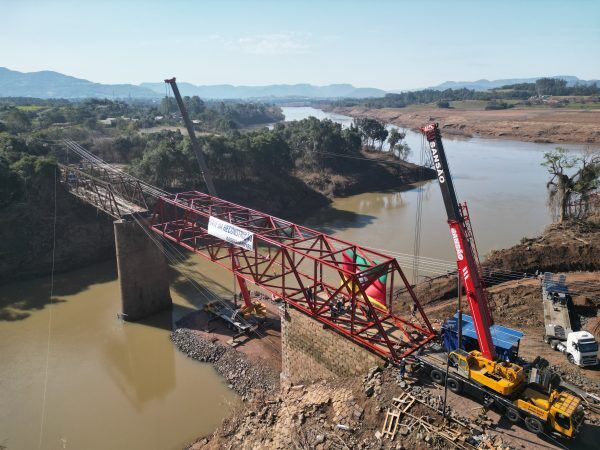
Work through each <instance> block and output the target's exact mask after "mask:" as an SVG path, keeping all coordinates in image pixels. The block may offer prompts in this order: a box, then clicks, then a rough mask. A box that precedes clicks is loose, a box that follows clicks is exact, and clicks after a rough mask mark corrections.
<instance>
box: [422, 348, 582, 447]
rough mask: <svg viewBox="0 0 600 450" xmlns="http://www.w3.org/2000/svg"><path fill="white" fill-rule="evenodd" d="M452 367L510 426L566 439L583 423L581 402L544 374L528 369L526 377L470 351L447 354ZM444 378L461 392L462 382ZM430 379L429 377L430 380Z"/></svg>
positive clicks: (514, 366) (519, 370)
mask: <svg viewBox="0 0 600 450" xmlns="http://www.w3.org/2000/svg"><path fill="white" fill-rule="evenodd" d="M448 357H449V359H450V362H451V364H452V366H453V367H454V368H455V370H454V371H453V375H454V374H456V375H460V378H462V379H463V380H469V381H471V382H474V386H473V387H476V388H477V387H481V388H483V389H480V390H479V392H478V394H480V395H478V397H480V398H481V399H482V400H483V401H484V404H486V406H492V405H493V404H496V405H497V406H498V407H500V409H503V410H504V413H505V415H506V418H507V419H508V420H510V421H511V422H513V423H517V422H519V421H521V419H522V420H523V421H524V422H525V426H526V427H527V429H528V430H530V431H531V432H533V433H536V434H537V433H541V432H542V431H543V430H544V428H545V426H547V428H548V429H550V430H552V431H555V432H557V433H559V434H561V435H563V436H566V437H573V435H574V434H575V433H576V431H577V430H578V428H579V427H580V426H581V424H582V422H583V418H584V415H583V407H582V406H581V400H580V399H579V398H578V397H576V396H575V395H573V394H571V393H569V392H567V391H559V390H557V389H555V388H554V387H553V386H552V384H551V383H550V382H549V378H548V376H547V374H545V373H544V372H543V371H540V370H539V369H536V368H532V369H530V372H529V377H526V375H525V371H524V369H523V368H522V367H521V366H519V365H517V364H514V363H510V362H494V361H489V360H487V359H485V358H483V357H482V356H481V353H479V352H478V351H476V350H474V351H471V352H466V351H464V350H461V349H459V350H456V351H454V352H451V353H450V354H449V355H448ZM453 375H450V373H449V375H448V387H449V388H450V389H451V390H453V391H454V392H460V391H461V390H463V388H464V387H465V386H464V384H465V383H464V381H463V382H462V383H461V381H460V378H458V377H456V376H454V377H453ZM432 378H433V377H432Z"/></svg>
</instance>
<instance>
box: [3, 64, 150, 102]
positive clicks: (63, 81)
mask: <svg viewBox="0 0 600 450" xmlns="http://www.w3.org/2000/svg"><path fill="white" fill-rule="evenodd" d="M0 97H36V98H86V97H98V98H113V97H114V98H127V97H132V98H157V97H160V96H159V95H158V94H157V93H156V92H154V91H152V90H150V89H146V88H143V87H140V86H136V85H134V84H101V83H93V82H91V81H88V80H83V79H81V78H75V77H70V76H68V75H64V74H62V73H58V72H52V71H49V70H44V71H41V72H18V71H16V70H10V69H7V68H5V67H0Z"/></svg>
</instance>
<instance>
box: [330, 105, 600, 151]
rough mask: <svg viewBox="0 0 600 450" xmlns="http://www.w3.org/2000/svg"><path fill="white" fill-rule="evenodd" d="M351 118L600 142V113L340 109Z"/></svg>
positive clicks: (523, 138) (485, 133) (469, 133)
mask: <svg viewBox="0 0 600 450" xmlns="http://www.w3.org/2000/svg"><path fill="white" fill-rule="evenodd" d="M333 111H335V112H337V113H339V114H345V115H348V116H352V117H373V118H376V119H378V120H381V121H384V122H387V123H393V124H395V125H398V126H401V127H406V128H411V129H415V130H416V129H419V128H420V127H422V126H424V125H426V124H427V123H429V122H439V123H440V124H441V127H442V131H443V133H444V134H455V135H460V136H469V137H471V136H481V137H490V138H502V139H516V140H521V141H531V142H544V143H557V144H558V143H579V144H596V145H597V143H598V142H599V141H600V126H599V125H598V124H600V110H587V111H586V110H567V109H534V108H528V109H517V108H514V109H506V110H497V111H483V110H459V109H441V108H424V107H412V106H408V107H406V108H381V109H370V108H365V107H361V106H354V107H338V108H335V109H333Z"/></svg>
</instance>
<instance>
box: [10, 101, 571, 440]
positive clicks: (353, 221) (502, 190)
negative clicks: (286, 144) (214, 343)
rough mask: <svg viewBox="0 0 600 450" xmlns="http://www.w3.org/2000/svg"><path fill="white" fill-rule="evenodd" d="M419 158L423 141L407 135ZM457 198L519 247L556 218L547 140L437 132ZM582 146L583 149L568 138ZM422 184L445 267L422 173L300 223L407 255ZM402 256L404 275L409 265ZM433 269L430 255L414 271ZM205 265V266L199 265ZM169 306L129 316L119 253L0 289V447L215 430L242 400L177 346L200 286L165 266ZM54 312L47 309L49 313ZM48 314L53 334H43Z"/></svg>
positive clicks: (488, 238)
mask: <svg viewBox="0 0 600 450" xmlns="http://www.w3.org/2000/svg"><path fill="white" fill-rule="evenodd" d="M284 113H285V114H286V116H287V118H288V119H290V120H293V119H294V118H303V117H307V116H308V115H316V116H318V117H319V116H320V117H331V118H332V119H333V120H336V121H339V122H341V123H342V124H344V125H345V126H347V125H348V124H349V123H350V121H351V119H350V118H348V117H345V116H339V115H334V116H332V115H329V114H327V113H323V112H322V111H318V110H314V109H312V108H293V109H291V108H284ZM407 141H408V143H409V145H410V146H411V148H412V149H413V155H412V158H413V159H414V160H418V158H419V154H420V153H419V152H420V146H421V138H420V136H418V135H417V134H416V133H411V132H409V133H408V136H407ZM445 144H446V145H445V146H446V150H447V153H448V158H449V161H450V164H451V167H452V169H453V174H454V177H455V180H456V186H457V190H458V192H459V195H461V196H462V197H461V200H467V201H468V202H469V205H470V209H471V213H472V217H473V218H472V220H473V225H474V229H475V235H476V238H477V242H478V245H479V250H480V253H482V254H485V253H487V252H488V251H489V250H491V249H494V248H503V247H507V246H510V245H513V244H515V243H516V242H518V240H519V239H520V238H521V237H523V236H525V235H532V234H535V233H537V232H539V231H540V230H541V229H542V228H543V227H544V226H545V225H547V224H548V223H549V222H550V220H551V218H550V214H549V212H548V209H547V207H546V197H545V182H546V179H547V175H546V173H545V170H544V169H543V168H542V167H540V165H539V164H540V161H541V158H542V154H543V152H544V151H547V150H549V149H551V148H553V147H554V146H552V145H545V144H533V143H523V142H515V141H503V140H490V139H487V140H486V139H477V138H475V139H468V140H450V139H445ZM571 148H573V149H574V150H581V147H580V146H571ZM418 189H422V205H423V206H422V225H421V236H422V237H421V255H423V256H424V257H430V258H438V259H442V260H446V261H448V262H449V263H450V264H452V256H453V249H452V244H451V242H450V239H449V233H448V228H447V225H446V222H445V212H444V209H443V204H442V201H441V194H440V192H439V188H438V186H437V184H436V183H434V182H428V183H425V184H423V185H422V186H420V188H413V189H411V190H407V191H404V192H380V193H368V194H362V195H356V196H353V197H348V198H342V199H337V200H335V201H334V202H333V203H332V205H331V206H330V207H327V208H324V209H322V210H319V211H315V212H313V213H311V214H310V217H309V218H308V219H307V220H306V222H305V223H306V224H307V225H309V226H312V227H315V228H319V229H322V230H325V231H328V232H331V233H333V234H335V235H337V236H339V237H342V238H345V239H348V240H351V241H355V242H357V243H359V244H362V245H366V246H371V247H375V248H381V249H389V250H392V251H395V252H401V253H405V254H411V253H412V250H413V243H414V235H415V231H414V230H415V211H416V204H417V199H418V192H419V191H418ZM406 258H407V257H405V258H404V259H401V265H403V266H404V267H405V268H406V269H407V270H406V271H407V272H408V273H409V275H410V274H411V271H410V264H408V263H407V262H406V261H409V259H406ZM188 264H190V267H188V268H189V269H192V270H193V271H195V272H196V273H197V274H198V277H199V281H200V282H203V283H205V284H207V285H209V286H210V287H211V288H212V289H214V290H215V291H216V292H218V293H222V294H225V293H227V292H229V291H230V289H231V286H232V282H233V280H232V277H231V275H230V274H228V273H225V271H224V270H222V269H219V268H215V267H210V266H209V265H208V264H207V263H205V262H200V261H199V260H198V259H196V258H192V259H190V260H189V261H188ZM439 270H440V266H439V265H435V264H432V263H431V262H427V263H426V264H423V266H422V268H421V269H420V274H421V276H433V275H435V274H436V272H439ZM200 274H201V275H200ZM171 288H172V295H173V300H174V302H175V307H174V309H173V311H172V312H167V313H164V314H161V315H159V316H157V317H155V318H153V319H152V320H147V321H144V322H141V323H135V324H132V323H123V322H121V320H119V319H118V318H117V313H118V312H119V306H120V305H119V288H118V283H117V280H116V268H115V264H114V263H113V262H107V263H103V264H97V265H94V266H91V267H87V268H83V269H80V270H78V271H74V272H70V273H66V274H58V275H57V276H56V277H55V290H54V300H53V301H54V303H53V306H52V307H51V308H49V307H48V300H49V292H50V278H49V277H44V278H40V279H36V280H30V281H25V282H19V283H12V284H9V285H4V286H1V287H0V358H1V364H0V446H2V445H4V446H6V447H7V448H8V449H10V450H16V449H35V448H43V449H69V448H72V449H132V450H135V449H176V448H181V447H182V446H183V445H184V444H185V443H186V442H189V441H190V440H192V439H193V438H195V437H197V436H201V435H203V434H208V433H210V432H211V431H212V430H214V429H215V428H216V427H217V426H218V424H219V423H220V422H221V421H222V419H223V418H224V417H226V416H227V415H229V414H230V413H231V411H232V409H233V408H234V407H235V406H236V405H237V404H238V402H239V399H238V398H237V397H236V395H235V394H234V393H233V392H232V391H231V390H230V389H228V387H227V386H226V385H225V383H224V382H223V380H222V379H221V378H220V377H219V376H218V375H217V374H216V372H215V371H214V370H213V369H212V367H211V366H210V365H208V364H200V363H196V362H194V361H192V360H190V359H188V358H186V357H185V356H183V355H182V354H180V353H178V352H177V351H176V350H175V349H174V348H173V346H172V344H171V342H170V340H169V337H168V335H169V331H170V330H171V327H172V322H173V321H174V320H177V319H178V318H179V317H181V316H182V315H184V314H186V313H187V312H189V311H190V310H193V309H196V308H197V305H199V304H200V303H201V302H202V300H203V299H202V297H201V295H199V294H198V293H197V292H196V291H195V290H194V289H192V288H191V287H190V285H189V283H186V282H185V280H184V279H183V278H180V277H178V276H177V274H176V273H175V271H174V272H173V282H172V284H171ZM50 312H51V313H52V314H51V317H50ZM50 320H51V323H50V325H51V331H50V334H49V333H48V327H49V322H50ZM48 336H50V353H49V359H48V371H47V373H48V377H47V388H46V390H45V395H46V407H45V412H44V420H43V434H42V439H41V444H40V430H41V421H42V404H43V398H44V385H45V383H44V380H45V374H46V351H47V348H48Z"/></svg>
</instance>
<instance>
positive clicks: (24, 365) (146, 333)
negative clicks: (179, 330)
mask: <svg viewBox="0 0 600 450" xmlns="http://www.w3.org/2000/svg"><path fill="white" fill-rule="evenodd" d="M0 289H1V290H0V355H1V361H2V363H1V364H0V399H1V400H0V445H4V446H6V447H7V448H8V449H10V450H16V449H35V448H38V442H39V432H40V418H41V408H42V398H43V395H44V393H43V386H44V374H45V362H46V349H47V338H48V321H49V308H48V307H47V301H48V298H49V279H48V278H43V279H38V280H34V281H29V282H23V283H14V284H10V285H5V286H2V287H1V288H0ZM172 295H173V299H174V301H175V303H176V305H175V307H174V309H173V311H172V312H166V313H164V314H160V315H158V316H157V317H155V318H153V319H152V320H149V321H145V322H142V323H135V324H130V323H122V322H121V321H120V320H118V319H117V317H116V314H117V312H118V311H119V288H118V284H117V281H116V270H115V266H114V264H113V263H105V264H100V265H95V266H92V267H89V268H86V269H82V270H79V271H75V272H71V273H68V274H61V275H58V276H57V277H56V280H55V295H54V302H55V303H54V305H53V306H52V327H51V330H52V331H51V341H50V358H49V364H48V384H47V391H46V411H45V420H44V429H43V431H44V432H43V439H42V443H41V446H40V448H43V449H63V448H67V449H68V448H72V449H99V450H100V449H102V450H104V449H161V450H162V449H175V448H181V447H182V446H183V445H184V444H185V443H186V442H189V441H190V440H192V439H193V438H195V437H197V436H199V435H202V434H207V433H209V432H211V431H212V430H213V429H214V428H216V427H217V426H218V425H219V423H220V422H221V420H222V419H223V418H224V417H225V416H227V415H228V414H230V412H231V409H232V407H234V406H235V405H236V404H237V402H238V400H237V398H236V396H235V395H234V394H233V392H232V391H230V390H229V389H228V388H227V386H226V385H225V384H224V383H223V381H222V379H221V378H220V377H219V376H218V375H217V374H216V372H214V370H213V369H212V367H211V366H210V365H207V364H199V363H195V362H194V361H192V360H190V359H188V358H186V357H185V356H183V355H182V354H181V353H179V352H177V351H176V350H175V349H174V347H173V345H172V344H171V342H170V340H169V338H168V333H169V331H170V330H171V323H172V320H174V319H175V320H176V319H177V318H178V317H180V316H181V315H182V314H185V313H186V312H187V311H189V310H190V309H191V308H194V305H193V304H192V303H190V301H189V300H192V301H195V300H197V298H196V297H197V293H195V292H194V291H193V290H192V289H190V288H189V286H188V285H187V284H186V283H185V282H184V281H183V280H181V279H175V280H174V282H173V284H172ZM188 299H189V300H188Z"/></svg>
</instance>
